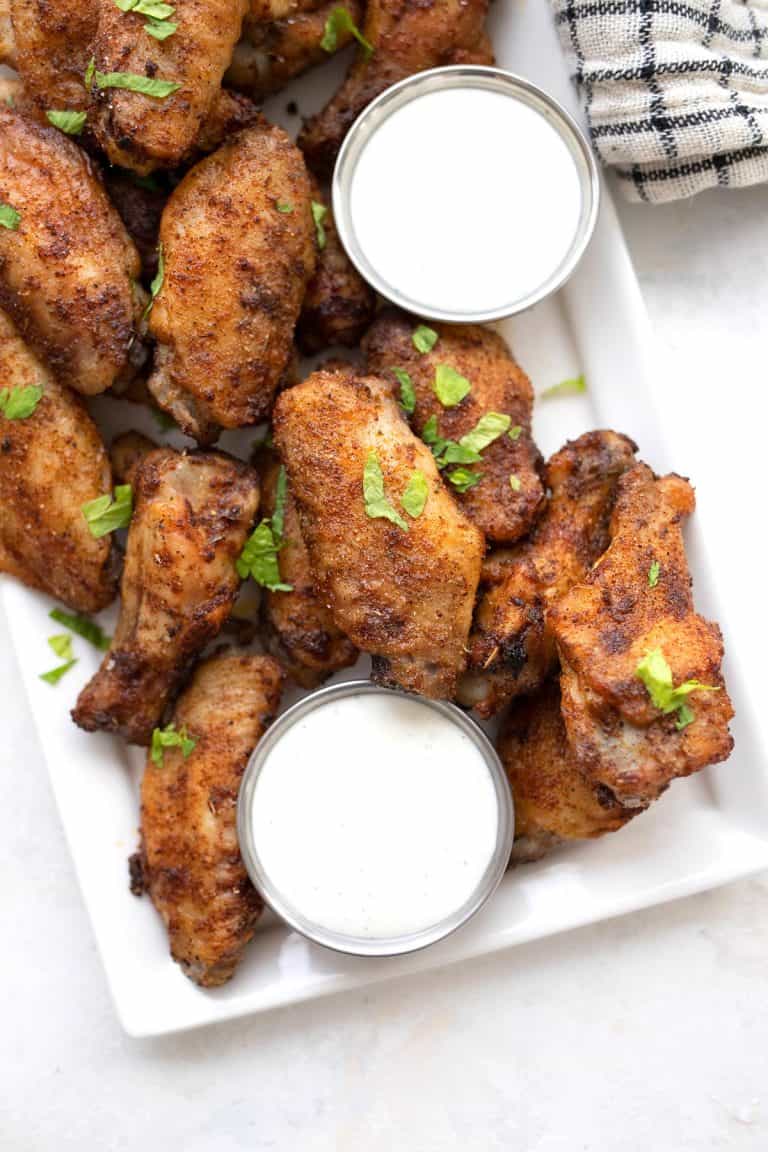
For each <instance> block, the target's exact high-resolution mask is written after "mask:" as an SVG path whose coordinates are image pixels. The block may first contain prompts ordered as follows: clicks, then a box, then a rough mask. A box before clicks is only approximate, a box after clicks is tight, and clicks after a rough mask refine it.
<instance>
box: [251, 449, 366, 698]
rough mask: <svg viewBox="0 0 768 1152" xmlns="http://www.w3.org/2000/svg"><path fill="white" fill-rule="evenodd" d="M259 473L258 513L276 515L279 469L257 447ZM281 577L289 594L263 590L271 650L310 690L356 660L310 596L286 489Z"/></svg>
mask: <svg viewBox="0 0 768 1152" xmlns="http://www.w3.org/2000/svg"><path fill="white" fill-rule="evenodd" d="M256 463H257V466H258V468H259V472H260V475H261V492H262V515H264V516H268V517H271V516H272V515H273V513H274V511H275V498H276V494H277V484H278V477H279V475H280V469H281V467H282V465H281V463H280V458H279V456H278V455H277V453H275V452H271V451H269V450H268V449H262V450H261V451H260V453H259V455H258V457H257V460H256ZM282 537H283V541H284V543H283V546H282V548H281V549H280V553H279V563H280V578H281V580H282V581H283V582H284V583H285V584H290V585H291V588H292V591H290V592H271V591H269V590H268V589H265V591H264V597H263V600H262V613H263V619H264V625H265V627H266V632H267V643H268V644H269V648H270V651H271V652H272V654H273V655H274V656H276V657H277V658H278V660H279V661H280V663H281V664H282V665H283V667H284V668H286V669H287V671H288V672H289V673H290V675H291V677H292V678H293V679H294V680H295V681H296V682H297V684H300V685H301V686H302V687H303V688H315V687H317V685H318V684H322V682H323V680H325V679H327V677H328V676H330V675H331V673H332V672H335V671H337V669H339V668H347V667H348V666H349V665H350V664H354V662H355V660H356V659H357V649H356V648H355V646H354V644H353V643H352V641H351V640H348V639H347V637H346V636H345V635H344V633H343V632H341V631H340V630H339V629H338V628H337V626H336V624H335V623H334V620H333V616H332V614H331V612H330V610H329V609H328V608H327V607H326V606H325V604H324V603H323V601H322V599H321V598H320V597H319V596H318V595H317V593H316V592H315V585H314V578H313V576H312V571H311V569H310V566H309V555H308V553H307V549H306V547H305V546H304V541H303V539H302V536H301V526H300V524H299V515H298V512H297V510H296V503H295V501H294V499H293V496H292V495H291V491H290V486H287V488H286V496H285V505H284V520H283V532H282Z"/></svg>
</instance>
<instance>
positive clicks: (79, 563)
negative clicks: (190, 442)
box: [0, 312, 117, 612]
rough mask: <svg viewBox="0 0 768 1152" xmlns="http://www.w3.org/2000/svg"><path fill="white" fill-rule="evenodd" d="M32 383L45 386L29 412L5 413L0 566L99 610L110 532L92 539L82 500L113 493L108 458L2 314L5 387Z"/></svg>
mask: <svg viewBox="0 0 768 1152" xmlns="http://www.w3.org/2000/svg"><path fill="white" fill-rule="evenodd" d="M29 386H38V387H42V389H43V395H42V398H41V399H40V401H39V402H38V405H37V407H36V408H35V411H34V412H33V413H32V415H31V416H28V417H26V418H25V419H24V420H8V419H6V418H5V416H3V414H2V412H0V571H4V572H9V573H11V575H13V576H16V577H17V578H18V579H19V580H22V581H23V582H24V583H25V584H29V585H30V587H32V588H39V589H42V591H44V592H47V593H48V594H49V595H51V596H55V597H56V599H57V600H61V601H63V602H64V603H65V604H67V605H68V606H69V607H70V608H74V609H75V611H77V612H98V611H100V610H101V609H102V608H105V607H106V605H107V604H109V603H110V602H111V601H112V600H113V599H114V596H115V592H116V590H117V580H116V573H115V571H114V566H113V563H112V545H111V537H110V536H105V537H103V538H102V539H101V540H94V538H93V536H92V535H91V533H90V531H89V528H88V525H87V523H86V521H85V519H84V517H83V513H82V505H83V504H85V503H86V502H87V501H89V500H95V499H96V498H97V497H99V496H103V495H105V494H106V493H109V492H111V491H112V475H111V472H110V467H109V460H108V459H107V454H106V452H105V450H104V446H103V444H102V442H101V439H100V437H99V433H98V431H97V430H96V426H95V424H94V423H93V421H92V420H91V418H90V416H89V415H88V413H87V412H86V411H85V408H84V407H83V405H82V403H81V401H80V400H79V399H78V398H77V397H76V396H75V395H74V394H73V393H72V392H69V391H68V389H66V388H64V387H63V386H62V385H61V384H58V383H57V382H56V381H55V380H54V379H53V377H52V376H51V374H50V372H49V371H48V369H47V368H46V367H45V366H44V365H43V364H42V362H41V361H40V360H38V358H37V357H36V356H35V355H34V354H33V353H32V352H31V351H30V350H29V349H28V348H26V347H25V345H24V343H23V342H22V340H21V338H20V337H19V335H18V333H17V332H16V331H15V329H14V327H13V325H12V324H11V321H10V320H9V319H8V318H7V316H5V314H4V313H2V312H0V387H2V388H8V389H9V390H10V391H12V390H13V389H14V388H17V387H18V388H26V387H29Z"/></svg>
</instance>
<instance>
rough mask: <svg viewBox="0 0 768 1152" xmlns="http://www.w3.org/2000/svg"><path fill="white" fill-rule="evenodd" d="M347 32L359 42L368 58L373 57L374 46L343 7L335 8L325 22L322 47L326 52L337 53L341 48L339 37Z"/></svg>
mask: <svg viewBox="0 0 768 1152" xmlns="http://www.w3.org/2000/svg"><path fill="white" fill-rule="evenodd" d="M345 32H348V33H349V34H350V35H351V36H354V38H355V40H357V42H358V44H359V45H360V47H361V48H362V49H363V51H364V52H365V55H366V56H371V55H372V53H373V45H372V44H370V43H369V42H368V41H367V40H366V38H365V37H364V36H363V34H362V32H361V31H360V29H359V28H358V26H357V24H355V22H354V20H353V19H352V17H351V16H350V14H349V12H348V11H347V9H346V8H344V7H342V6H341V5H340V6H339V7H338V8H333V9H332V10H331V13H330V15H329V16H328V19H327V20H326V22H325V28H324V29H323V38H322V40H321V41H320V47H321V48H322V49H323V51H324V52H335V51H336V50H337V48H338V46H339V36H341V35H343V34H344V33H345Z"/></svg>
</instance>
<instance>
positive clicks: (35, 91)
mask: <svg viewBox="0 0 768 1152" xmlns="http://www.w3.org/2000/svg"><path fill="white" fill-rule="evenodd" d="M8 3H9V10H10V35H9V40H10V41H11V43H10V44H9V55H12V63H13V66H14V67H15V68H16V69H17V71H18V72H19V74H20V76H21V78H22V80H23V81H24V87H25V90H26V94H27V96H28V97H29V98H30V99H31V100H33V101H34V103H35V104H36V105H37V106H38V108H40V109H47V108H51V109H67V110H69V111H78V110H82V109H84V108H85V107H86V104H87V93H86V89H85V84H84V82H83V77H84V75H85V70H86V68H87V66H88V61H89V59H90V49H91V43H92V41H93V38H94V36H95V34H96V26H97V12H96V6H95V5H94V4H92V3H83V2H82V0H8ZM6 62H7V63H11V60H6Z"/></svg>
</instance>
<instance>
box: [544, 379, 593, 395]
mask: <svg viewBox="0 0 768 1152" xmlns="http://www.w3.org/2000/svg"><path fill="white" fill-rule="evenodd" d="M586 390H587V381H586V380H585V378H584V376H583V375H582V376H574V377H573V379H572V380H561V381H560V383H559V384H553V385H552V387H551V388H545V389H544V391H543V392H542V393H541V399H542V400H543V399H546V398H547V397H548V396H577V395H578V394H579V393H581V392H586Z"/></svg>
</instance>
